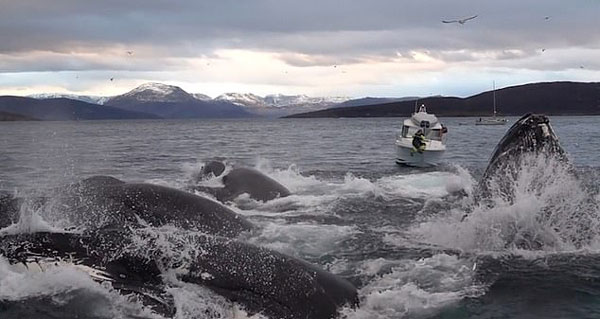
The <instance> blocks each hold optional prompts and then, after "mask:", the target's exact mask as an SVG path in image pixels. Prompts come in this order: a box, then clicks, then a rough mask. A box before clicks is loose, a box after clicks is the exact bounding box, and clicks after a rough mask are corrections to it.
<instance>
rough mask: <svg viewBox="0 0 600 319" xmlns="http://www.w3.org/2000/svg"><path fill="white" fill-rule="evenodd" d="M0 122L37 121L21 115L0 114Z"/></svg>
mask: <svg viewBox="0 0 600 319" xmlns="http://www.w3.org/2000/svg"><path fill="white" fill-rule="evenodd" d="M0 121H38V119H35V118H33V117H29V116H25V115H21V114H15V113H9V112H0Z"/></svg>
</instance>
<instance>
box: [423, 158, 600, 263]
mask: <svg viewBox="0 0 600 319" xmlns="http://www.w3.org/2000/svg"><path fill="white" fill-rule="evenodd" d="M488 196H489V197H488V198H487V200H486V201H483V202H481V203H479V204H476V205H474V206H472V207H465V210H466V211H468V212H467V213H465V210H451V211H448V212H445V213H441V214H440V215H438V216H435V217H433V218H431V219H430V220H428V221H426V222H424V223H421V224H419V225H418V226H417V227H415V228H414V229H412V230H411V232H412V233H413V235H416V236H417V237H418V238H420V239H421V240H424V241H425V242H429V243H433V244H438V245H442V246H446V247H450V248H458V249H462V250H467V251H480V252H482V251H503V250H507V249H508V250H523V249H525V250H546V251H569V250H576V249H582V248H585V249H588V248H592V247H594V246H595V245H596V243H597V242H598V240H599V238H598V235H599V234H600V228H598V226H600V216H599V215H598V207H597V204H596V201H595V199H594V197H593V196H591V195H590V194H589V192H588V191H587V190H586V189H585V188H584V187H583V186H582V184H581V183H580V181H579V180H578V179H577V177H576V175H575V174H574V173H573V169H572V167H571V166H569V165H568V164H565V162H564V161H561V160H559V159H557V158H555V157H552V156H550V157H548V156H544V155H543V154H540V155H536V154H529V155H524V156H523V157H522V158H521V160H520V161H519V162H518V167H514V168H513V169H510V170H508V169H507V170H505V171H504V172H503V174H497V175H496V176H495V177H494V178H493V179H492V180H490V181H488Z"/></svg>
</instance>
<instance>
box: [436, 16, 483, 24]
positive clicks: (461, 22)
mask: <svg viewBox="0 0 600 319" xmlns="http://www.w3.org/2000/svg"><path fill="white" fill-rule="evenodd" d="M475 18H477V15H474V16H471V17H468V18H464V19H460V20H442V22H443V23H460V24H465V22H467V21H469V20H472V19H475Z"/></svg>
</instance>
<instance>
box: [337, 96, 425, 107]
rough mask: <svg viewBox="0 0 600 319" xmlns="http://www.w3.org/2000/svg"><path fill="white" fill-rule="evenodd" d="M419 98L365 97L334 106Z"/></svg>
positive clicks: (362, 104)
mask: <svg viewBox="0 0 600 319" xmlns="http://www.w3.org/2000/svg"><path fill="white" fill-rule="evenodd" d="M416 99H418V97H416V96H407V97H363V98H360V99H353V100H348V101H345V102H342V103H339V104H337V105H336V106H334V107H346V106H366V105H376V104H385V103H392V102H404V101H414V100H416Z"/></svg>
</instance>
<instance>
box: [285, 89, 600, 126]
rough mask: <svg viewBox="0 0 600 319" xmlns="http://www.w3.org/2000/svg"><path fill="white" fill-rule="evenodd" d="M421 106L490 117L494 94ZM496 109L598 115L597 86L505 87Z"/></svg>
mask: <svg viewBox="0 0 600 319" xmlns="http://www.w3.org/2000/svg"><path fill="white" fill-rule="evenodd" d="M421 103H423V104H425V105H426V106H427V110H428V111H429V112H431V113H435V114H436V115H439V116H490V115H491V114H492V111H493V92H492V91H488V92H484V93H480V94H477V95H473V96H470V97H468V98H458V97H429V98H424V99H420V100H419V104H421ZM496 105H497V109H498V113H499V114H501V115H522V114H524V113H527V112H534V113H544V114H548V115H600V83H597V82H595V83H581V82H546V83H534V84H525V85H519V86H513V87H507V88H503V89H499V90H496ZM414 108H415V103H414V101H403V102H392V103H384V104H376V105H368V106H362V107H341V108H332V109H327V110H322V111H316V112H309V113H300V114H294V115H290V116H287V117H289V118H312V117H406V116H409V115H410V114H411V113H412V112H413V111H414Z"/></svg>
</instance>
